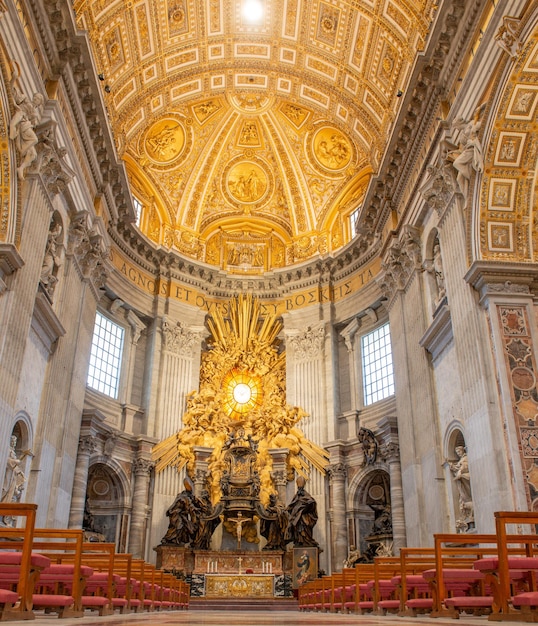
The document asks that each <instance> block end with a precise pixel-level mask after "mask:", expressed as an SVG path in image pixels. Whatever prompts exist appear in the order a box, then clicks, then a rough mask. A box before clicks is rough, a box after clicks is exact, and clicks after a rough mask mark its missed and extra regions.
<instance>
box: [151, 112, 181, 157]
mask: <svg viewBox="0 0 538 626" xmlns="http://www.w3.org/2000/svg"><path fill="white" fill-rule="evenodd" d="M186 143H187V141H186V130H185V126H184V124H183V123H182V122H181V121H180V120H179V119H178V118H177V117H172V116H170V117H165V118H162V119H160V120H158V121H157V122H155V123H154V124H152V125H151V126H150V127H149V128H148V130H147V131H146V133H145V134H144V137H143V139H142V145H143V149H144V152H145V154H146V155H147V156H148V157H149V159H150V160H151V161H153V162H154V163H156V164H158V165H170V164H171V163H173V162H174V161H175V160H176V159H177V158H178V157H179V156H180V155H181V154H182V153H183V151H184V149H185V146H186Z"/></svg>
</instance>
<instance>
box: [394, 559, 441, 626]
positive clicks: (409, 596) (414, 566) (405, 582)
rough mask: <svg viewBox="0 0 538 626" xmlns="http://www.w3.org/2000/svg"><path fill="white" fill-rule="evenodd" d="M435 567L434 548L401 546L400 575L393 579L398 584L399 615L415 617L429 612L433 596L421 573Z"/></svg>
mask: <svg viewBox="0 0 538 626" xmlns="http://www.w3.org/2000/svg"><path fill="white" fill-rule="evenodd" d="M433 568H435V550H434V548H429V547H427V548H408V547H405V548H401V549H400V575H399V576H396V577H395V579H394V582H395V583H398V584H399V586H400V610H399V612H398V614H399V615H400V616H412V617H416V616H417V615H418V614H421V613H430V611H431V610H432V608H433V596H432V590H431V587H430V584H429V583H428V581H427V580H426V579H425V578H424V576H423V573H424V572H425V571H427V570H431V569H433Z"/></svg>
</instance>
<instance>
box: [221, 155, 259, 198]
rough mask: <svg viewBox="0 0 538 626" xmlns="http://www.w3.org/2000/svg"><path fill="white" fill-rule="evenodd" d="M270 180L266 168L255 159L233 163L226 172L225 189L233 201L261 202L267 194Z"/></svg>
mask: <svg viewBox="0 0 538 626" xmlns="http://www.w3.org/2000/svg"><path fill="white" fill-rule="evenodd" d="M269 187H270V180H269V176H268V174H267V172H266V170H265V169H264V168H263V167H261V166H260V165H259V164H258V163H255V162H254V161H239V162H235V163H233V164H232V165H231V166H230V167H229V168H228V170H227V172H226V173H225V177H224V190H225V193H226V195H227V197H228V198H229V199H230V200H232V201H233V203H234V204H235V203H240V204H254V203H259V202H260V201H261V200H264V198H265V197H266V196H267V192H268V189H269Z"/></svg>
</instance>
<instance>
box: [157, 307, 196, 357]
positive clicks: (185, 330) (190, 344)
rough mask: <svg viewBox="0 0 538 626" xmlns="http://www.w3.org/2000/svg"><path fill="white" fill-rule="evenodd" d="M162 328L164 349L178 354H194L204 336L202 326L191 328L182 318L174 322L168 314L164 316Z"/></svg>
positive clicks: (188, 355)
mask: <svg viewBox="0 0 538 626" xmlns="http://www.w3.org/2000/svg"><path fill="white" fill-rule="evenodd" d="M161 330H162V335H163V348H164V350H166V351H167V352H172V353H174V354H177V355H178V356H186V357H191V356H193V353H194V351H195V349H196V348H197V347H199V346H200V344H201V341H202V338H203V331H202V329H201V328H191V327H189V326H188V325H187V324H185V323H184V322H182V321H180V320H178V321H177V322H173V321H171V320H169V319H168V318H167V317H166V316H163V320H162V325H161Z"/></svg>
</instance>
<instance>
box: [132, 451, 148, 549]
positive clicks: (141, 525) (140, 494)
mask: <svg viewBox="0 0 538 626" xmlns="http://www.w3.org/2000/svg"><path fill="white" fill-rule="evenodd" d="M153 467H154V464H153V463H152V462H151V461H149V460H148V459H143V458H138V459H136V461H135V462H134V463H133V475H134V491H133V501H132V508H131V527H130V536H129V552H131V553H132V555H133V556H134V557H135V558H144V548H145V545H144V543H145V542H144V538H145V535H146V523H147V519H148V513H149V509H148V497H149V480H150V476H151V472H152V471H153Z"/></svg>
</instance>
